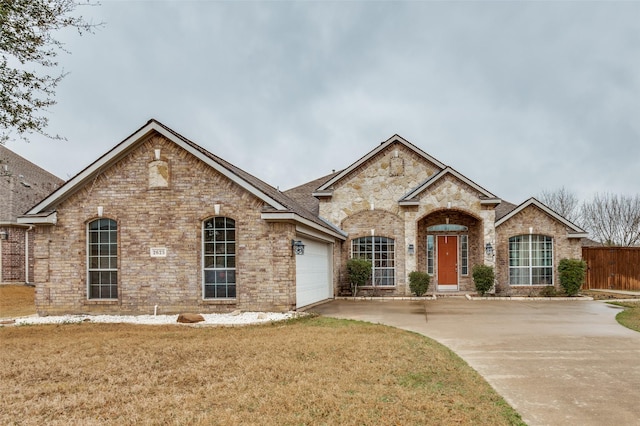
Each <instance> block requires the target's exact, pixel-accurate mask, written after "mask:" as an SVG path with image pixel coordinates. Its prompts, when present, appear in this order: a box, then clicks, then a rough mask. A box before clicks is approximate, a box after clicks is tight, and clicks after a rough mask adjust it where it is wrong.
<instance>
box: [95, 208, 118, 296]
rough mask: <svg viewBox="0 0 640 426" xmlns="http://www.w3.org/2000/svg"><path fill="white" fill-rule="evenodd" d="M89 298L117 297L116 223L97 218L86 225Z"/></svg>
mask: <svg viewBox="0 0 640 426" xmlns="http://www.w3.org/2000/svg"><path fill="white" fill-rule="evenodd" d="M87 243H88V247H87V258H88V259H87V265H88V268H87V287H88V288H87V294H88V298H89V299H117V298H118V224H117V223H116V221H115V220H111V219H97V220H94V221H92V222H90V223H89V224H88V225H87Z"/></svg>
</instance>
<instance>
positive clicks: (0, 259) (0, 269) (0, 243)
mask: <svg viewBox="0 0 640 426" xmlns="http://www.w3.org/2000/svg"><path fill="white" fill-rule="evenodd" d="M3 232H4V231H3ZM3 241H4V234H0V284H1V283H2V282H3V281H2V269H3V268H2V245H3Z"/></svg>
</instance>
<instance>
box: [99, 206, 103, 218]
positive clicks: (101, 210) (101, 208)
mask: <svg viewBox="0 0 640 426" xmlns="http://www.w3.org/2000/svg"><path fill="white" fill-rule="evenodd" d="M103 214H104V207H102V206H98V217H102V215H103Z"/></svg>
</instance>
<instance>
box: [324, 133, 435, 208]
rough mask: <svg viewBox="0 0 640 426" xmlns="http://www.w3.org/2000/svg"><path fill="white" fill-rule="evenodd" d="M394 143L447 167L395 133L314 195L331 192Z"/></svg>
mask: <svg viewBox="0 0 640 426" xmlns="http://www.w3.org/2000/svg"><path fill="white" fill-rule="evenodd" d="M394 143H400V144H402V145H404V146H406V147H407V148H408V149H410V150H412V151H414V152H415V153H416V154H418V155H420V156H421V157H423V158H424V159H426V160H427V161H429V162H431V163H432V164H434V165H435V166H436V167H438V168H440V169H444V168H445V167H446V166H445V165H444V164H442V163H441V162H440V161H438V160H436V159H435V158H433V157H432V156H430V155H429V154H427V153H426V152H424V151H423V150H421V149H420V148H418V147H417V146H415V145H413V144H412V143H411V142H409V141H407V140H406V139H404V138H403V137H401V136H399V135H393V136H391V137H390V138H389V139H387V140H386V141H384V142H382V143H381V144H380V145H378V146H377V147H376V148H375V149H373V150H372V151H370V152H369V153H368V154H366V155H365V156H364V157H362V158H360V159H359V160H358V161H356V162H355V163H353V164H352V165H350V166H349V167H347V168H346V169H344V170H342V171H341V172H338V173H336V175H335V176H334V177H332V178H331V179H329V180H328V181H327V182H325V183H324V184H322V185H321V186H320V187H318V189H317V190H316V191H315V192H314V195H319V196H322V195H325V194H328V193H330V192H331V187H332V186H333V185H334V184H335V183H336V182H338V181H340V180H341V179H342V178H344V177H346V176H347V175H349V174H350V173H351V172H352V171H354V170H355V169H357V168H358V167H360V166H361V165H362V164H363V163H365V162H366V161H368V160H369V159H371V158H373V157H374V156H376V155H377V154H378V153H379V152H381V151H384V150H385V149H386V148H387V147H388V146H389V145H392V144H394Z"/></svg>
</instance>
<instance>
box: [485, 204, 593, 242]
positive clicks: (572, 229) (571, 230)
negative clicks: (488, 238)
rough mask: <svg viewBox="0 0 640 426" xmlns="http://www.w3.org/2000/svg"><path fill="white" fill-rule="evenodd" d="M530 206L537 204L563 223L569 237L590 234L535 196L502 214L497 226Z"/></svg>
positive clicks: (583, 236) (582, 236) (580, 236)
mask: <svg viewBox="0 0 640 426" xmlns="http://www.w3.org/2000/svg"><path fill="white" fill-rule="evenodd" d="M529 206H536V207H538V208H539V209H540V210H542V211H543V212H545V213H546V214H548V215H549V216H551V217H552V218H554V219H555V220H557V221H559V222H561V223H563V224H564V225H565V226H566V227H567V229H568V235H567V236H568V237H569V238H585V237H587V236H588V234H587V232H586V231H585V230H584V229H582V228H580V227H579V226H577V225H576V224H574V223H571V222H570V221H569V220H567V219H566V218H564V217H563V216H561V215H559V214H558V213H556V212H555V211H553V210H552V209H551V208H549V207H548V206H546V205H545V204H543V203H541V202H540V201H538V200H536V199H535V198H533V197H531V198H529V199H528V200H527V201H525V202H524V203H522V204H520V205H519V206H517V207H516V208H515V209H513V210H511V211H510V212H509V213H507V214H505V215H504V216H502V217H501V218H500V219H499V220H496V227H498V226H500V225H502V224H503V223H505V222H506V221H508V220H509V219H511V218H512V217H514V216H515V215H517V214H518V213H520V212H521V211H523V210H524V209H526V208H527V207H529Z"/></svg>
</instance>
